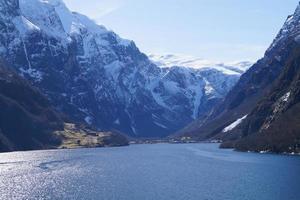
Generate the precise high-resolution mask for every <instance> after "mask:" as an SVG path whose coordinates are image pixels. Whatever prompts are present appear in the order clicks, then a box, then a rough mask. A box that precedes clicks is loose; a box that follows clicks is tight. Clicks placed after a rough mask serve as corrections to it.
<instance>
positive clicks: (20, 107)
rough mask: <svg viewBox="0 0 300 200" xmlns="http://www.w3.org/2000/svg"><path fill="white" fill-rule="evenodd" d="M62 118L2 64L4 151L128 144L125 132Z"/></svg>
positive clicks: (0, 147) (0, 140) (0, 144)
mask: <svg viewBox="0 0 300 200" xmlns="http://www.w3.org/2000/svg"><path fill="white" fill-rule="evenodd" d="M62 118H64V117H62V115H61V114H59V113H57V112H56V111H55V110H54V108H53V107H52V106H51V105H50V103H49V101H48V100H47V99H46V98H45V97H44V96H43V95H41V94H40V92H39V91H38V90H37V89H36V88H33V87H32V86H31V85H30V84H29V83H28V81H26V80H24V79H23V78H22V77H20V76H19V75H18V74H16V73H15V72H13V71H12V70H10V69H9V68H7V67H5V66H4V65H3V64H0V152H3V151H15V150H36V149H37V150H39V149H47V148H78V147H102V146H123V145H127V144H128V140H127V139H126V138H125V137H124V136H122V135H121V134H118V133H112V132H97V131H93V130H91V129H90V128H88V127H86V126H84V125H78V124H66V123H64V121H66V119H62ZM67 121H68V120H67Z"/></svg>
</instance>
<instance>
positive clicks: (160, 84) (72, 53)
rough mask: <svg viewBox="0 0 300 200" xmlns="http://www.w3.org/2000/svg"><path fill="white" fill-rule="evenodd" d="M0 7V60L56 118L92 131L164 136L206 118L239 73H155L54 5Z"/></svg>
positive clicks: (131, 47)
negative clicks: (32, 88)
mask: <svg viewBox="0 0 300 200" xmlns="http://www.w3.org/2000/svg"><path fill="white" fill-rule="evenodd" d="M0 5H1V13H0V33H1V34H0V57H2V58H3V59H5V61H6V62H7V63H8V64H9V65H10V66H12V67H13V68H14V69H15V70H16V71H17V72H18V73H19V74H20V75H21V76H23V77H24V78H26V79H27V80H29V81H30V82H31V83H32V84H33V85H34V86H36V87H38V88H39V89H40V90H41V92H42V93H43V94H44V95H45V96H46V97H47V98H48V99H49V101H50V102H51V104H52V105H53V106H54V107H55V108H56V109H57V110H58V111H59V112H62V113H64V114H66V115H67V116H68V117H69V118H70V119H72V120H74V121H77V122H81V123H82V122H84V123H87V124H88V125H91V126H94V127H96V128H97V129H98V130H117V131H121V132H123V133H125V134H127V135H129V136H132V137H164V136H167V135H170V134H171V133H173V132H175V131H177V130H179V129H180V128H182V127H184V126H185V125H187V124H189V123H190V122H191V121H193V120H195V119H197V118H199V117H201V116H203V115H206V113H208V112H209V111H210V110H211V109H212V108H213V107H214V106H215V105H216V104H217V103H219V102H220V101H221V100H222V99H223V97H224V96H225V95H226V94H227V93H228V91H229V90H230V89H231V88H232V87H233V86H234V84H235V83H236V82H237V81H238V79H239V77H240V75H241V73H242V72H243V70H241V69H240V68H232V69H229V68H230V67H217V66H216V67H211V68H205V69H204V68H203V69H193V68H186V67H169V68H161V67H159V66H157V65H156V64H154V62H153V61H151V60H149V58H148V57H147V56H146V55H145V54H143V53H141V52H140V51H139V49H138V48H137V47H136V45H135V44H134V42H133V41H129V40H125V39H122V38H120V37H119V36H118V35H116V34H115V33H114V32H112V31H109V30H107V29H106V28H105V27H103V26H100V25H97V24H96V23H94V22H93V21H92V20H90V19H89V18H87V17H86V16H83V15H81V14H79V13H75V12H71V11H69V10H68V8H67V7H66V6H65V4H64V3H63V2H62V1H61V0H49V1H42V0H19V1H18V0H9V1H7V0H0ZM191 67H192V66H191ZM223 69H224V70H225V69H226V71H224V70H223ZM229 71H230V73H227V72H229Z"/></svg>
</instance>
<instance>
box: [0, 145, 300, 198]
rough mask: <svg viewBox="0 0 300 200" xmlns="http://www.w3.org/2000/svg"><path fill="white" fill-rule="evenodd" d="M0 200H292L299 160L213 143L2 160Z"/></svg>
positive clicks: (299, 189)
mask: <svg viewBox="0 0 300 200" xmlns="http://www.w3.org/2000/svg"><path fill="white" fill-rule="evenodd" d="M0 199H5V200H6V199H97V200H98V199H99V200H148V199H149V200H150V199H151V200H179V199H180V200H248V199H249V200H299V199H300V157H298V156H279V155H267V154H264V155H261V154H253V153H239V152H234V151H231V150H220V149H218V148H217V145H215V144H176V145H172V144H155V145H132V146H129V147H121V148H104V149H79V150H57V151H32V152H16V153H7V154H0Z"/></svg>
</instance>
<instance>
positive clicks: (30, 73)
mask: <svg viewBox="0 0 300 200" xmlns="http://www.w3.org/2000/svg"><path fill="white" fill-rule="evenodd" d="M20 71H21V75H22V76H24V75H28V76H29V77H31V78H33V79H35V81H37V82H41V81H42V80H43V73H42V72H40V71H38V70H36V69H32V68H28V69H24V68H20Z"/></svg>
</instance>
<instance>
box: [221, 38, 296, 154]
mask: <svg viewBox="0 0 300 200" xmlns="http://www.w3.org/2000/svg"><path fill="white" fill-rule="evenodd" d="M299 42H300V41H296V43H297V44H295V47H294V48H293V49H291V52H290V55H289V57H288V59H287V62H286V63H285V67H284V70H283V72H282V73H281V74H280V76H279V78H278V80H276V83H275V84H274V86H273V87H272V90H271V92H270V93H269V94H268V95H267V96H266V97H264V98H263V99H262V100H261V101H260V102H259V103H258V104H257V105H256V107H255V108H254V109H253V111H252V112H251V113H250V114H249V115H248V116H247V117H245V119H244V120H242V121H241V123H240V124H239V125H238V126H236V127H235V128H234V129H232V130H230V131H228V132H227V134H229V135H230V136H228V135H226V136H225V138H226V139H225V141H226V142H225V143H224V144H223V145H222V146H223V147H234V148H236V149H238V150H242V151H249V150H250V151H258V152H269V151H270V152H276V153H281V152H286V153H300V123H299V122H300V43H299ZM240 138H242V139H240Z"/></svg>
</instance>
